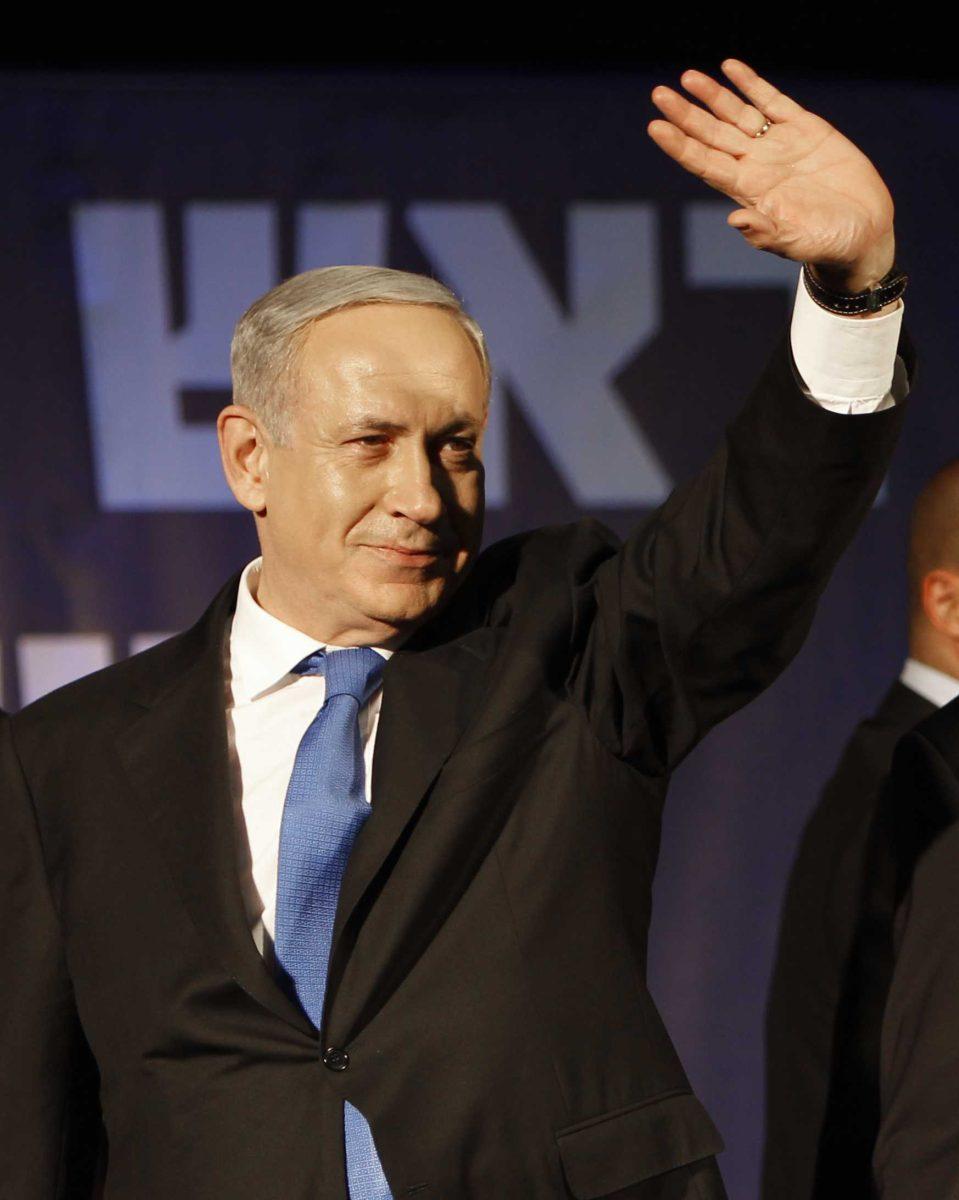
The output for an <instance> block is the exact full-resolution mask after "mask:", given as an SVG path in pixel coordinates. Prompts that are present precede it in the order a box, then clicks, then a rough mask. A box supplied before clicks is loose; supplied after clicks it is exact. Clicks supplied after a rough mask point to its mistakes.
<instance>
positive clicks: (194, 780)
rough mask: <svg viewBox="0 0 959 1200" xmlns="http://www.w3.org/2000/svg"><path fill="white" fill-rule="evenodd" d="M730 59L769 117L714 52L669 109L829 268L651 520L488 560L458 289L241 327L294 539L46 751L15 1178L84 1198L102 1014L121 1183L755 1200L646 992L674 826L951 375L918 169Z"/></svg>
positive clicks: (11, 737) (237, 480) (13, 1150)
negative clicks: (936, 387) (671, 793)
mask: <svg viewBox="0 0 959 1200" xmlns="http://www.w3.org/2000/svg"><path fill="white" fill-rule="evenodd" d="M724 70H725V71H726V74H727V75H728V77H729V78H730V79H731V81H732V82H733V83H734V84H736V85H737V86H738V87H739V88H740V89H741V91H742V92H743V93H744V94H745V96H746V97H747V100H748V101H750V102H749V103H747V102H744V101H743V100H742V99H740V98H739V97H737V96H736V95H735V94H734V93H733V92H732V91H730V90H728V89H726V88H723V87H721V86H720V85H719V84H717V83H716V82H715V81H713V80H710V79H709V78H707V77H705V76H702V75H699V74H698V73H696V72H687V73H686V75H684V76H683V84H684V87H685V88H686V89H687V91H689V92H690V93H691V94H692V95H693V96H695V97H696V98H698V99H700V100H701V101H702V103H703V105H704V107H702V108H701V107H698V106H695V105H693V104H690V103H689V102H688V101H687V100H685V99H684V98H683V97H681V96H680V95H679V94H678V93H676V92H673V91H671V90H670V89H667V88H658V89H656V91H655V92H654V93H653V98H654V101H655V102H656V104H657V105H658V106H659V107H660V109H661V110H662V112H663V113H664V114H665V116H666V118H667V120H663V121H656V122H653V123H652V125H651V126H650V133H651V135H652V136H653V138H654V139H655V140H656V142H657V143H658V144H659V145H660V146H661V147H662V148H663V149H664V150H665V151H666V152H667V153H669V154H670V155H671V156H672V157H674V158H676V159H677V160H678V161H680V162H681V163H682V164H683V165H684V166H686V167H687V168H688V169H690V170H691V171H694V172H695V173H696V174H698V175H701V176H703V177H704V178H705V179H706V180H707V181H709V182H711V183H713V184H714V185H715V186H717V187H721V188H722V189H723V190H725V191H726V192H727V193H728V194H730V195H732V196H734V197H735V198H736V199H737V201H738V203H739V204H740V208H739V209H737V211H736V212H735V213H734V214H733V215H732V216H731V218H730V223H731V224H733V225H734V226H735V227H736V228H738V229H739V230H740V231H741V232H742V233H743V235H744V236H745V237H746V238H747V239H748V240H749V241H750V242H751V243H752V244H754V245H756V246H757V247H760V248H764V249H768V250H772V251H775V252H777V253H782V254H785V255H787V256H790V257H793V258H795V259H797V260H805V261H807V262H810V263H812V264H815V267H814V269H813V270H811V271H810V272H809V274H808V278H807V279H806V282H805V283H804V284H803V286H802V287H801V288H800V290H799V293H798V296H797V303H796V311H795V317H794V323H793V327H792V330H791V334H790V337H789V339H788V344H786V342H785V341H784V344H783V345H781V346H779V347H778V348H777V349H776V351H775V353H774V354H773V356H772V359H771V361H770V363H769V366H768V367H767V369H766V371H765V373H764V374H763V376H762V377H761V379H760V381H759V383H758V385H757V387H756V388H755V389H754V391H753V393H752V395H751V396H750V397H749V399H748V401H747V404H746V406H745V408H744V410H743V412H742V414H741V415H740V416H739V417H738V418H737V419H736V420H735V421H733V422H732V423H731V425H730V427H729V429H728V431H727V434H726V436H725V437H724V439H723V441H722V444H721V445H720V447H719V449H718V451H717V452H716V454H715V455H714V456H713V458H712V459H711V460H710V462H709V463H708V464H707V466H706V468H705V469H704V470H703V471H702V473H701V474H700V475H699V476H698V477H697V478H696V479H694V480H693V481H692V482H691V483H690V484H688V485H686V486H684V487H682V488H680V489H678V490H677V491H676V492H675V493H674V494H673V495H672V496H671V497H670V498H669V500H668V501H667V502H666V503H665V504H664V505H663V507H662V508H661V509H660V510H659V511H658V512H657V513H656V514H655V515H654V516H653V518H652V520H651V521H649V522H648V523H647V524H645V525H644V526H643V527H642V528H640V529H637V530H636V531H635V532H634V533H633V534H632V535H631V536H630V537H629V538H628V539H627V541H626V542H625V544H620V543H619V542H618V540H617V539H616V538H614V537H613V536H612V535H611V534H610V533H609V532H608V531H607V530H605V529H604V528H603V527H602V526H601V525H599V524H597V523H596V522H594V521H591V520H583V521H579V522H576V523H574V524H572V525H568V526H562V527H556V528H547V529H541V530H537V531H533V532H531V533H527V534H523V535H520V536H516V537H513V538H510V539H508V540H506V541H503V542H500V543H497V544H495V545H493V546H491V547H490V548H489V549H487V550H486V551H485V552H484V553H482V554H477V548H478V545H479V541H480V534H481V527H482V515H483V490H482V465H481V461H480V448H481V437H482V430H483V426H484V424H485V415H486V402H487V395H488V384H489V368H488V362H487V359H486V352H485V346H484V343H483V339H482V334H481V333H480V331H479V330H478V329H477V327H476V326H475V324H474V323H473V322H471V321H470V320H469V318H467V317H466V315H465V314H464V313H463V312H462V310H461V309H460V307H459V305H458V303H457V301H456V300H455V298H454V297H453V296H452V295H451V294H449V293H448V292H446V291H445V289H443V288H442V287H441V286H440V285H438V284H436V283H434V282H433V281H431V280H427V279H424V278H422V277H419V276H410V275H407V274H405V273H402V272H387V271H382V270H379V269H375V268H331V269H329V270H326V271H320V272H308V273H307V274H306V275H303V276H298V277H296V278H295V279H293V280H289V281H287V283H285V284H282V285H281V286H280V287H279V288H277V289H274V290H273V291H272V292H270V293H268V294H267V296H265V297H263V298H261V300H259V301H257V303H256V304H254V305H253V307H252V308H251V309H250V310H248V312H247V314H246V315H245V316H244V317H243V318H242V319H241V321H240V324H239V325H238V327H237V332H236V335H235V338H234V386H235V399H236V403H235V404H233V405H231V406H229V407H228V408H227V409H225V410H224V411H223V413H221V415H220V419H219V424H218V428H219V433H220V440H221V451H222V456H223V463H224V469H225V471H226V475H227V478H228V481H229V483H230V486H231V488H232V490H233V492H234V494H235V496H236V497H237V499H238V501H239V502H240V503H241V504H242V505H244V506H245V507H246V508H248V509H249V510H250V511H251V512H252V513H253V514H254V517H255V520H256V525H257V532H258V535H259V538H260V542H261V547H262V551H263V553H262V558H261V559H257V560H254V562H252V563H250V564H248V566H247V567H246V568H245V569H244V571H243V572H242V573H241V574H240V575H238V576H237V577H235V578H233V579H232V580H230V581H229V582H228V583H227V584H226V585H225V586H224V588H223V589H222V591H221V592H220V594H219V595H218V596H217V597H216V598H215V599H214V601H213V603H212V605H211V607H210V608H209V610H208V611H207V613H206V614H205V615H204V616H203V617H202V618H201V620H200V621H199V623H198V624H197V625H196V626H195V627H194V628H193V629H191V630H189V631H188V632H186V633H185V634H183V635H181V636H179V637H177V638H174V639H173V640H172V641H170V642H167V643H164V644H163V645H161V646H158V647H156V648H154V649H153V650H151V651H148V652H147V653H145V654H142V655H140V656H137V657H135V658H133V659H131V660H128V661H127V662H124V663H121V664H119V665H117V666H114V667H112V668H110V669H108V670H106V671H103V672H100V673H98V674H96V675H93V676H91V677H89V678H87V679H85V680H81V681H79V682H77V683H75V684H73V685H70V686H69V687H67V688H65V689H61V690H60V691H59V692H56V693H54V694H53V695H51V696H49V697H46V698H45V699H43V700H41V701H39V702H37V703H35V704H34V705H32V706H31V707H30V708H28V709H26V710H25V711H24V712H22V713H19V714H17V715H16V716H15V717H14V718H13V719H12V720H11V721H10V722H9V723H8V725H7V727H6V728H5V729H4V730H3V747H2V755H0V771H2V775H0V784H2V789H3V791H2V805H0V822H2V827H0V895H2V897H3V899H4V901H5V905H4V911H5V920H4V922H3V924H2V926H0V928H2V930H3V943H2V946H0V971H2V972H3V976H2V990H0V995H2V1004H3V1010H2V1013H0V1038H2V1041H0V1061H2V1062H3V1068H4V1069H3V1080H2V1084H0V1128H2V1129H3V1131H4V1138H3V1141H2V1143H0V1186H2V1188H3V1189H4V1192H5V1194H6V1195H9V1196H10V1197H16V1200H40V1198H41V1197H42V1198H43V1200H47V1198H48V1197H51V1196H54V1195H62V1194H65V1189H67V1188H68V1187H69V1186H70V1158H69V1153H68V1152H69V1149H70V1147H71V1145H72V1142H73V1139H74V1134H73V1119H72V1118H73V1113H74V1111H75V1109H76V1106H77V1103H78V1098H77V1097H76V1096H75V1094H74V1091H75V1089H74V1088H73V1086H72V1081H73V1079H74V1075H73V1073H72V1065H73V1064H74V1063H75V1062H76V1061H77V1060H78V1058H79V1057H81V1056H82V1049H81V1035H82V1038H83V1040H84V1042H85V1044H86V1045H88V1046H89V1050H90V1053H91V1054H92V1057H93V1058H94V1059H95V1062H96V1065H97V1068H98V1070H99V1075H100V1088H101V1101H102V1106H103V1112H104V1120H105V1124H106V1128H107V1131H108V1136H109V1163H108V1170H107V1180H106V1195H107V1197H109V1200H159V1198H160V1197H163V1198H164V1200H167V1198H168V1197H169V1196H170V1195H171V1194H178V1195H182V1196H186V1197H189V1198H190V1200H213V1198H214V1197H215V1198H216V1200H222V1197H225V1196H229V1197H232V1198H237V1200H239V1198H246V1197H249V1198H250V1200H254V1198H255V1200H274V1198H275V1200H279V1198H281V1197H282V1198H283V1200H287V1198H290V1200H293V1198H295V1200H301V1198H302V1200H306V1198H307V1197H309V1198H311V1200H314V1198H316V1197H323V1198H324V1200H345V1197H347V1196H349V1197H350V1200H374V1198H375V1200H382V1198H384V1197H389V1196H392V1197H394V1198H395V1200H399V1198H400V1197H412V1196H417V1197H422V1198H423V1200H432V1198H435V1200H489V1198H491V1197H496V1198H497V1200H555V1198H556V1197H557V1196H565V1197H574V1198H576V1200H594V1198H597V1197H617V1198H618V1200H706V1198H707V1197H708V1198H710V1200H715V1198H718V1197H721V1196H723V1195H724V1192H723V1186H722V1182H721V1178H720V1175H719V1171H718V1167H717V1165H716V1162H715V1159H714V1155H715V1154H716V1152H717V1151H718V1150H719V1149H720V1148H721V1142H720V1139H719V1136H718V1134H717V1133H716V1130H715V1129H714V1127H713V1125H712V1123H711V1121H710V1119H709V1117H708V1116H707V1114H706V1113H705V1111H704V1110H703V1108H702V1106H701V1105H700V1104H699V1102H698V1101H697V1099H696V1098H695V1096H694V1095H693V1094H692V1091H691V1089H690V1086H689V1083H688V1081H687V1079H686V1077H685V1074H684V1072H683V1069H682V1066H681V1064H680V1063H679V1061H678V1058H677V1056H676V1053H675V1051H674V1049H673V1047H672V1045H671V1043H670V1040H669V1037H668V1035H667V1033H666V1031H665V1029H664V1027H663V1024H662V1022H661V1020H660V1018H659V1015H658V1014H657V1012H656V1008H655V1006H654V1004H653V1001H652V999H651V997H650V994H649V991H648V990H647V986H646V940H647V931H648V924H649V909H650V894H651V886H652V879H653V872H654V867H655V860H656V852H657V846H658V841H659V830H660V814H661V809H662V804H663V800H664V797H665V793H666V787H667V783H668V780H669V775H670V772H671V771H672V769H673V767H674V766H675V765H676V764H677V763H678V762H679V761H680V760H681V759H682V758H683V757H684V756H685V755H686V754H687V753H688V752H689V751H690V750H691V749H692V747H693V746H694V745H695V743H696V742H697V741H698V740H699V739H700V738H701V737H702V736H703V735H704V734H705V733H706V732H707V731H708V730H709V729H710V728H711V727H712V726H713V725H714V724H716V722H717V721H719V720H721V719H722V718H723V717H725V716H726V715H727V714H728V713H730V712H732V711H734V710H735V709H737V708H738V707H740V706H741V705H742V704H744V703H746V702H747V701H748V700H749V699H750V698H752V697H753V696H754V695H756V694H757V693H758V692H759V691H760V690H761V689H762V688H763V687H764V686H765V685H766V684H767V683H768V682H769V681H770V680H771V679H773V678H774V677H775V676H776V675H777V673H778V672H779V671H780V670H781V669H782V667H783V666H784V665H785V663H786V662H788V661H789V659H790V658H791V657H792V656H793V654H794V653H795V652H796V650H797V649H798V647H799V646H800V644H801V643H802V640H803V638H804V636H805V634H806V631H807V629H808V627H809V623H810V621H811V619H812V616H813V612H814V609H815V604H816V600H817V597H818V595H819V594H820V592H821V590H822V588H823V587H824V586H825V583H826V580H827V578H828V575H829V572H830V570H831V569H832V567H833V565H834V563H835V561H836V559H837V558H838V556H839V555H840V554H841V552H842V549H843V547H844V546H845V545H846V543H847V541H848V539H849V537H850V536H851V534H852V532H853V530H854V529H855V528H856V525H857V523H858V521H859V520H860V518H861V517H862V515H863V514H864V513H865V512H866V511H867V510H868V508H869V507H870V505H871V503H872V501H873V498H874V496H875V494H876V491H877V489H878V486H879V482H880V480H881V479H882V477H883V475H884V473H885V471H886V468H887V465H888V461H889V456H890V454H891V451H892V447H893V443H894V441H895V438H896V435H897V431H898V428H899V426H900V423H901V420H902V407H903V406H902V405H901V404H900V403H899V401H900V400H901V399H902V398H903V396H904V395H905V392H906V390H907V378H906V376H907V367H906V366H905V365H904V363H903V360H902V358H901V357H900V358H898V359H897V357H896V343H897V339H898V331H899V322H900V320H901V306H900V305H899V303H898V300H897V299H896V297H897V296H898V293H899V291H900V290H901V281H897V282H890V281H888V280H886V277H887V275H888V273H889V272H890V269H891V267H892V261H893V257H892V256H893V236H892V224H891V222H892V205H891V202H890V200H889V196H888V192H887V191H886V189H885V187H884V185H883V184H882V181H881V180H880V179H879V177H878V175H877V174H876V172H875V170H874V169H873V168H872V166H871V164H870V163H869V161H868V160H867V159H866V158H865V157H864V156H863V155H862V154H861V153H860V152H859V151H858V150H857V149H856V148H855V147H854V146H853V145H852V144H851V143H850V142H848V141H847V140H846V139H845V138H843V137H842V136H841V135H840V134H839V133H837V132H836V131H835V130H833V129H832V128H831V127H830V126H829V125H827V124H826V123H825V122H823V121H821V120H820V119H819V118H818V117H816V116H814V115H813V114H810V113H807V112H805V111H804V110H803V109H801V108H800V107H799V106H798V105H796V104H795V103H794V102H793V101H791V100H789V99H788V98H787V97H785V96H783V95H781V94H780V93H779V92H777V91H776V90H775V89H774V88H773V87H772V86H771V85H769V84H768V83H766V82H765V81H763V80H761V79H759V78H758V77H757V76H756V75H755V74H754V73H753V72H752V71H751V70H750V69H749V68H748V67H746V66H744V65H743V64H740V63H736V62H734V61H732V60H730V61H729V62H727V63H726V64H724ZM853 195H854V196H855V197H856V200H855V203H851V202H850V201H849V199H848V197H849V196H853ZM883 280H886V282H881V281H883ZM504 286H508V281H504ZM830 307H831V308H832V309H833V311H832V312H829V311H828V308H830ZM851 311H855V312H858V313H859V314H860V316H858V317H857V316H850V315H849V313H850V312H851ZM837 312H841V313H844V314H845V315H837ZM851 348H852V349H851ZM863 364H871V365H870V366H868V369H866V368H864V365H863ZM584 403H588V400H587V399H586V398H584ZM384 660H386V661H384ZM374 743H375V753H374Z"/></svg>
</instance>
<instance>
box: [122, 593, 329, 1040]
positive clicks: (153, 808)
mask: <svg viewBox="0 0 959 1200" xmlns="http://www.w3.org/2000/svg"><path fill="white" fill-rule="evenodd" d="M238 578H239V577H237V578H236V579H233V580H231V582H230V583H229V584H227V586H226V587H225V588H224V589H223V590H222V591H221V592H220V594H219V595H218V596H217V598H216V599H215V600H214V602H213V604H212V605H211V607H210V609H209V610H208V611H207V613H206V614H205V615H204V617H203V618H202V619H201V621H200V623H199V624H198V625H197V626H195V627H194V629H192V630H190V631H189V632H188V633H187V634H185V635H183V638H182V639H178V645H177V647H176V649H175V650H173V651H171V652H170V653H171V655H172V657H173V659H174V662H173V663H172V664H170V663H169V662H166V663H165V664H164V666H165V667H166V669H165V670H164V669H163V668H162V667H161V669H159V670H158V671H157V672H156V673H155V674H151V676H150V677H149V678H148V679H145V681H144V686H143V687H142V688H141V690H140V694H139V696H138V698H137V705H138V707H139V709H140V712H139V715H138V716H137V717H136V718H135V720H134V722H133V723H132V725H130V726H129V727H128V728H127V729H125V731H124V733H123V734H122V736H121V738H120V740H119V745H118V750H119V755H120V758H121V760H122V762H123V765H124V768H125V770H126V772H127V775H128V776H129V778H130V781H131V782H132V784H133V787H134V790H135V792H136V794H137V796H138V798H139V802H140V804H141V805H142V806H143V810H144V813H145V815H146V818H147V820H148V821H149V823H150V826H151V828H152V830H153V833H154V835H155V837H156V839H157V842H158V843H159V845H160V846H161V848H162V850H163V853H164V855H165V857H166V861H167V863H168V865H169V868H170V871H171V873H172V875H173V878H174V881H175V882H176V885H177V887H178V889H179V891H180V894H181V896H182V897H183V900H184V903H185V904H186V906H187V908H188V909H189V911H190V914H191V916H192V918H193V921H194V923H195V925H196V927H197V929H198V931H199V932H200V934H201V936H202V937H203V938H204V939H205V940H206V942H207V943H208V946H209V948H210V950H211V951H212V953H213V956H214V957H215V958H216V959H218V960H219V962H220V963H221V965H222V966H223V968H224V969H225V970H226V971H227V972H228V973H229V974H230V975H231V976H232V977H233V978H234V979H235V980H236V982H237V983H238V984H239V985H240V986H241V987H242V988H243V989H244V990H245V991H246V992H247V993H248V994H249V995H250V996H252V997H253V998H254V999H255V1000H257V1001H258V1002H259V1003H260V1004H262V1005H263V1006H264V1007H265V1008H267V1009H269V1010H270V1011H271V1012H273V1013H275V1014H276V1015H277V1016H278V1017H281V1018H282V1019H283V1020H285V1021H288V1022H289V1023H290V1024H291V1025H294V1026H295V1027H296V1028H297V1029H299V1030H300V1031H301V1032H302V1033H305V1034H307V1035H309V1036H311V1037H315V1036H316V1034H315V1031H314V1028H313V1025H312V1023H311V1022H310V1021H309V1019H308V1018H307V1017H306V1015H305V1014H304V1013H303V1012H302V1011H301V1009H300V1008H299V1006H298V1005H297V1004H296V1003H295V1002H294V1001H293V1000H291V999H290V998H289V997H288V996H287V995H286V994H285V993H284V992H283V991H282V990H281V989H280V987H279V986H278V984H277V983H276V982H275V981H274V979H273V977H272V976H271V975H270V972H269V969H268V968H267V966H266V964H265V963H264V961H263V959H262V957H261V956H260V954H259V952H258V950H257V948H256V946H255V944H254V942H253V938H252V936H251V933H250V929H249V926H248V924H247V919H246V913H245V908H244V904H243V897H242V893H241V891H240V883H239V876H238V870H237V841H236V833H235V815H234V811H233V798H232V791H231V764H230V755H229V749H228V743H227V732H226V720H225V715H224V705H225V678H224V671H223V648H224V640H225V638H226V637H227V634H228V630H229V626H230V620H231V617H232V613H233V609H234V605H235V600H236V588H237V582H238ZM161 661H162V660H161Z"/></svg>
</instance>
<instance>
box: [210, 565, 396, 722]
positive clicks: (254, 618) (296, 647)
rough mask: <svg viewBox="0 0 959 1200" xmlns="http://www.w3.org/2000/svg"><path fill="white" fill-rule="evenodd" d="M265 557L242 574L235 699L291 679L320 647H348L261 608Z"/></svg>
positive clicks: (234, 633) (234, 647) (234, 642)
mask: <svg viewBox="0 0 959 1200" xmlns="http://www.w3.org/2000/svg"><path fill="white" fill-rule="evenodd" d="M262 563H263V559H262V558H255V559H254V560H253V561H252V562H250V563H247V565H246V567H245V568H244V569H243V574H242V575H241V576H240V586H239V589H238V590H237V596H236V612H235V613H234V615H233V625H232V627H231V630H230V680H231V686H232V690H233V703H234V704H246V703H248V702H249V701H251V700H256V699H258V698H259V697H260V696H262V695H263V694H264V693H266V692H268V691H274V690H275V689H276V688H278V687H280V686H283V685H284V684H286V683H289V682H291V680H292V676H291V675H290V671H291V669H292V668H293V667H294V666H296V664H297V663H298V662H299V661H300V660H301V659H304V658H306V656H307V655H308V654H314V653H315V652H316V651H317V650H329V651H330V652H331V653H332V652H334V651H336V650H344V649H346V647H345V646H330V645H327V644H325V643H323V642H317V641H316V639H315V638H312V637H310V635H309V634H307V633H303V632H302V630H300V629H294V627H293V626H292V625H287V624H286V623H285V622H284V621H281V620H280V619H279V618H278V617H274V616H273V615H272V614H271V613H268V612H267V611H266V609H264V608H261V607H260V605H259V604H258V603H257V601H256V589H257V584H258V583H259V579H260V567H261V565H262ZM372 649H374V650H375V651H376V652H377V654H382V656H383V657H384V658H389V657H390V655H391V654H392V651H391V650H383V649H381V648H380V647H379V646H373V647H372Z"/></svg>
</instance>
